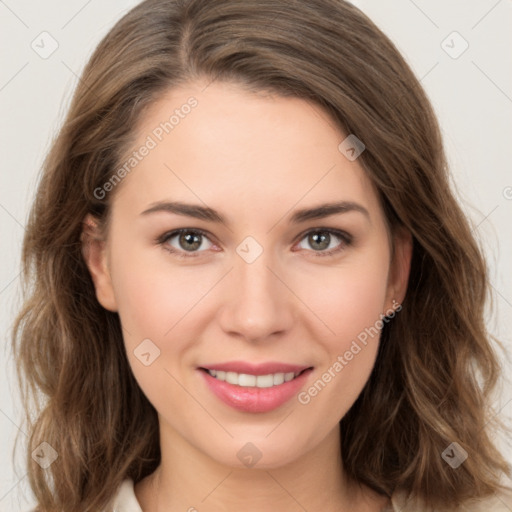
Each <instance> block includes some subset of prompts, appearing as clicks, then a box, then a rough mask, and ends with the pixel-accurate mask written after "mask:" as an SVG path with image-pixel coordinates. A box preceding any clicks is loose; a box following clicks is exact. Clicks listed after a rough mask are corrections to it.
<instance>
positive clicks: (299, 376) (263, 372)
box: [197, 362, 313, 413]
mask: <svg viewBox="0 0 512 512" xmlns="http://www.w3.org/2000/svg"><path fill="white" fill-rule="evenodd" d="M197 370H198V371H199V373H200V374H201V375H202V376H203V379H204V382H205V383H206V388H207V390H208V391H210V392H211V393H212V394H213V395H214V396H216V397H217V398H218V399H220V400H221V401H222V402H223V403H224V404H226V405H228V406H230V407H232V408H234V409H236V410H238V411H241V412H251V413H262V412H269V411H272V410H274V409H277V408H278V407H280V406H282V405H283V404H285V403H286V402H288V401H289V400H290V399H291V398H292V397H293V396H295V395H296V394H297V393H298V392H299V391H300V389H301V388H302V387H304V385H305V384H306V381H307V379H308V377H309V374H310V373H311V372H312V371H313V366H298V365H290V364H284V363H265V364H260V365H254V364H252V363H243V362H231V363H222V364H220V363H219V364H215V365H211V366H209V367H204V366H201V367H198V368H197Z"/></svg>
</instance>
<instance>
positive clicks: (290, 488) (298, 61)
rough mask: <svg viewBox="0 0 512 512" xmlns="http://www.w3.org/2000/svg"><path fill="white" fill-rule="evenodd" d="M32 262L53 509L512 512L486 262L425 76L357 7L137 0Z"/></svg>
mask: <svg viewBox="0 0 512 512" xmlns="http://www.w3.org/2000/svg"><path fill="white" fill-rule="evenodd" d="M24 263H25V278H26V279H27V281H28V280H31V279H33V288H32V289H30V291H28V292H27V295H28V296H27V301H26V305H25V307H24V309H23V311H22V312H21V313H20V316H19V318H18V320H17V322H16V325H15V337H14V341H13V348H14V350H15V353H16V355H17V360H18V372H19V378H20V386H22V387H23V390H24V400H25V404H26V408H27V411H28V410H29V404H28V402H29V399H30V398H33V399H34V400H36V398H35V397H36V390H40V391H42V392H43V394H44V395H46V396H45V400H43V401H42V402H41V403H40V404H39V409H38V411H37V414H36V417H35V418H34V419H32V418H31V417H30V415H29V414H28V413H27V421H29V422H30V428H29V429H30V431H31V438H30V446H29V449H28V451H27V454H28V457H27V460H28V465H29V479H30V484H31V487H32V490H33V492H34V494H35V497H36V499H37V501H38V504H39V508H38V509H37V510H42V511H47V510H48V511H49V510H57V509H58V510H70V511H71V510H73V511H75V510H76V511H78V510H80V511H93V510H94V511H97V510H105V511H111V510H118V511H119V512H122V511H128V510H130V511H131V510H136V511H138V512H140V511H141V510H143V511H144V512H155V511H159V510H189V511H193V510H198V511H206V510H225V511H231V510H235V509H236V510H239V509H243V510H248V511H256V510H258V511H259V510H281V511H288V510H290V511H291V510H310V511H313V510H324V511H339V510H351V511H380V510H393V511H399V510H400V511H406V510H407V511H415V512H418V511H426V510H436V511H440V510H493V511H498V510H509V509H511V507H512V505H510V503H511V501H510V495H509V494H508V492H507V490H506V489H505V487H504V486H503V485H501V483H500V478H501V477H502V476H504V475H510V470H509V467H508V465H507V463H506V461H505V460H504V459H503V458H502V456H501V455H500V453H499V452H498V450H497V449H496V447H495V446H494V445H493V443H492V440H491V435H492V430H491V428H493V426H494V424H495V423H496V421H497V420H496V418H495V416H493V413H492V412H491V411H490V407H489V396H490V393H491V391H492V390H493V389H494V386H495V383H496V381H497V378H498V373H499V365H498V362H497V359H496V355H495V353H494V350H493V346H492V345H491V342H490V337H489V335H488V333H487V332H486V330H485V323H484V317H483V310H484V302H485V297H486V293H487V287H488V281H487V275H486V267H485V263H484V260H483V258H482V255H481V252H480V250H479V248H478V245H477V244H476V242H475V240H474V239H473V237H472V234H471V229H470V227H469V224H468V221H467V220H466V219H465V218H464V216H463V214H462V212H461V209H460V207H459V206H458V204H457V203H456V200H455V199H454V197H453V194H452V192H451V191H450V187H449V183H448V174H447V166H446V161H445V155H444V151H443V146H442V141H441V137H440V132H439V128H438V124H437V121H436V119H435V116H434V114H433V111H432V108H431V106H430V104H429V101H428V99H427V98H426V95H425V93H424V91H423V90H422V88H421V86H420V84H419V83H418V81H417V79H416V78H415V77H414V75H413V73H412V72H411V70H410V69H409V68H408V66H407V65H406V63H405V62H404V60H403V58H402V57H401V56H400V54H399V53H398V51H397V50H396V48H395V47H394V46H393V44H392V43H391V42H390V41H389V40H388V39H387V38H386V36H384V35H383V34H382V32H381V31H380V30H379V29H378V28H377V27H376V26H375V25H374V24H373V23H372V22H371V21H370V20H369V19H368V18H367V17H366V16H364V14H362V13H361V12H360V11H358V10H357V9H356V8H355V7H353V6H351V5H350V4H348V3H345V2H343V1H339V0H314V1H308V2H303V1H300V2H299V1H291V0H285V1H279V2H276V1H263V2H257V3H255V2H254V3H253V2H247V1H242V0H240V1H239V0H231V1H219V2H203V1H201V0H192V1H178V0H172V1H171V0H165V1H164V0H149V1H145V2H142V3H141V4H140V5H139V6H137V7H136V8H135V9H133V10H132V11H131V12H129V13H128V14H127V15H126V16H125V17H124V18H123V19H122V20H120V21H119V22H118V24H117V25H116V26H115V27H114V28H113V29H112V30H111V31H110V33H109V34H108V35H107V36H106V37H105V39H104V40H103V41H102V42H101V43H100V45H99V46H98V48H97V49H96V51H95V53H94V55H93V56H92V58H91V60H90V62H89V63H88V65H87V67H86V69H85V71H84V73H83V76H82V79H81V81H80V84H79V85H78V88H77V91H76V93H75V95H74V98H73V102H72V105H71V107H70V111H69V114H68V117H67V119H66V121H65V122H64V125H63V127H62V129H61V132H60V134H59V136H58V138H57V140H56V141H55V143H54V146H53V147H52V150H51V152H50V153H49V155H48V157H47V160H46V162H45V168H44V173H43V176H42V179H41V182H40V185H39V190H38V194H37V198H36V201H35V204H34V206H33V209H32V212H31V217H30V223H29V226H28V228H27V234H26V239H25V245H24ZM34 454H35V455H34Z"/></svg>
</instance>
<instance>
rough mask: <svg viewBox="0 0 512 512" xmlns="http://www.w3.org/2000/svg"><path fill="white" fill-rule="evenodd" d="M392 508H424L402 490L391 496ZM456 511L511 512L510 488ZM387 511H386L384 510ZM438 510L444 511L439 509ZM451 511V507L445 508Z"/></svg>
mask: <svg viewBox="0 0 512 512" xmlns="http://www.w3.org/2000/svg"><path fill="white" fill-rule="evenodd" d="M391 502H392V508H390V509H389V512H422V511H424V510H426V508H425V507H424V506H422V505H421V503H420V502H419V501H418V500H417V499H413V498H410V497H408V496H407V494H406V493H405V492H403V491H398V492H396V493H395V494H393V496H392V498H391ZM457 511H458V512H490V511H492V512H512V489H510V490H504V491H501V492H499V493H497V494H493V495H492V496H489V497H487V498H480V499H477V500H476V499H475V500H472V501H470V502H467V503H466V504H464V505H462V506H461V507H460V508H458V509H457ZM386 512H387V511H386ZM438 512H445V511H444V509H443V510H439V511H438ZM446 512H453V509H448V508H447V509H446Z"/></svg>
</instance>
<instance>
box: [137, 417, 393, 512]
mask: <svg viewBox="0 0 512 512" xmlns="http://www.w3.org/2000/svg"><path fill="white" fill-rule="evenodd" d="M161 425H162V424H161ZM162 426H163V427H164V428H161V430H160V437H161V439H160V446H161V454H162V459H161V460H162V462H161V464H160V466H159V467H158V468H157V470H156V471H155V472H154V473H152V474H151V475H149V476H148V477H146V478H145V479H144V480H142V481H141V482H138V483H137V484H136V485H135V494H136V497H137V500H138V501H139V503H140V505H141V508H142V509H143V511H144V512H164V511H165V512H171V511H175V510H176V511H178V510H180V511H190V512H203V511H208V510H223V511H224V512H232V511H233V512H234V511H238V510H244V511H246V512H257V511H258V512H259V511H261V510H268V509H269V506H271V507H272V509H273V510H280V512H292V511H293V512H296V511H297V510H301V509H302V510H323V511H324V512H331V511H332V512H335V511H336V512H340V511H345V510H346V511H349V510H350V511H358V512H359V511H361V512H362V511H365V512H366V511H374V510H375V511H378V510H380V508H381V507H382V506H383V505H384V504H385V503H386V501H385V500H383V498H382V497H381V496H378V495H376V494H375V493H373V492H371V491H369V490H368V489H367V490H366V491H365V492H362V489H361V487H359V486H357V485H354V484H353V483H351V482H350V481H349V480H348V479H347V477H346V474H345V472H344V470H343V464H342V461H341V452H340V432H339V426H337V428H336V429H334V430H333V431H332V432H331V433H330V434H329V435H328V436H327V437H326V438H325V439H324V440H323V441H322V442H321V443H320V445H317V447H316V448H315V449H314V450H313V451H311V452H308V453H305V454H303V455H302V456H301V457H300V458H298V459H296V460H294V461H293V462H291V463H289V464H287V465H284V466H279V467H269V468H258V467H257V466H258V465H256V466H255V467H252V468H234V467H230V466H226V465H223V464H220V463H218V462H217V461H215V460H213V459H212V458H210V457H208V456H207V455H206V454H204V453H202V452H200V451H199V450H197V449H196V448H195V447H194V446H192V445H190V444H188V443H187V442H186V441H185V440H184V439H183V438H182V437H181V436H180V435H179V434H178V433H176V432H175V431H171V430H170V429H169V428H168V425H167V427H165V426H164V425H162Z"/></svg>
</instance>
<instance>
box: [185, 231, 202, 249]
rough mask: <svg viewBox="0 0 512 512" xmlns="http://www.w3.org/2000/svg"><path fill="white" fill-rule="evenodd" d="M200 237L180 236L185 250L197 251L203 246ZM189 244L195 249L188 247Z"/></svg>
mask: <svg viewBox="0 0 512 512" xmlns="http://www.w3.org/2000/svg"><path fill="white" fill-rule="evenodd" d="M200 236H201V235H198V234H194V233H186V234H182V235H181V236H180V244H182V246H184V249H185V250H193V249H197V248H198V247H199V246H200V245H201V241H200ZM187 244H191V245H192V246H193V247H191V246H190V245H189V246H188V247H187Z"/></svg>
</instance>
